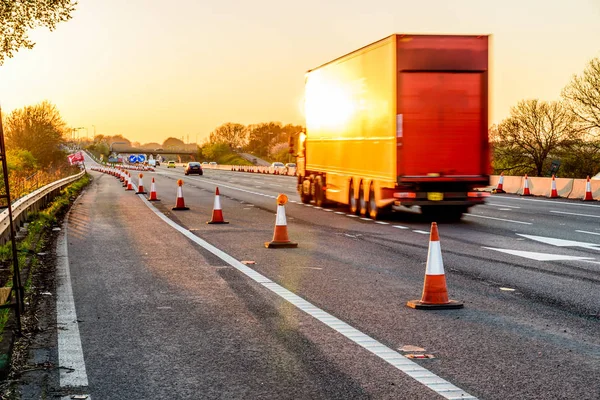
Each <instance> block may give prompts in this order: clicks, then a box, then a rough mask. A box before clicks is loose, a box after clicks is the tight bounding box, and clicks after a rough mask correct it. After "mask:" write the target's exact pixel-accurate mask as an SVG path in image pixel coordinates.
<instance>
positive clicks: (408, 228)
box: [392, 225, 410, 229]
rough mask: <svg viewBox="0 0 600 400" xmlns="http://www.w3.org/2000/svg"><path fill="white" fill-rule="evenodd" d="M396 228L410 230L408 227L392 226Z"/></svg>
mask: <svg viewBox="0 0 600 400" xmlns="http://www.w3.org/2000/svg"><path fill="white" fill-rule="evenodd" d="M392 226H393V227H394V228H398V229H410V228H409V227H408V226H402V225H392Z"/></svg>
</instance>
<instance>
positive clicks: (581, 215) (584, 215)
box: [550, 210, 600, 218]
mask: <svg viewBox="0 0 600 400" xmlns="http://www.w3.org/2000/svg"><path fill="white" fill-rule="evenodd" d="M550 212H551V213H554V214H565V215H575V216H578V217H590V218H600V215H590V214H578V213H570V212H565V211H552V210H551V211H550Z"/></svg>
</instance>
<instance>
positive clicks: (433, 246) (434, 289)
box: [406, 222, 463, 310]
mask: <svg viewBox="0 0 600 400" xmlns="http://www.w3.org/2000/svg"><path fill="white" fill-rule="evenodd" d="M406 305H407V306H409V307H410V308H418V309H430V310H432V309H438V310H439V309H449V308H462V306H463V303H462V302H459V301H456V300H449V299H448V289H447V288H446V275H445V273H444V263H443V261H442V249H441V246H440V237H439V234H438V226H437V223H435V222H432V223H431V233H430V236H429V250H428V252H427V266H426V267H425V282H424V284H423V294H422V295H421V300H411V301H409V302H407V303H406Z"/></svg>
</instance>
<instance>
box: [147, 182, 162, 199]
mask: <svg viewBox="0 0 600 400" xmlns="http://www.w3.org/2000/svg"><path fill="white" fill-rule="evenodd" d="M148 201H160V200H159V199H158V197H156V185H155V184H154V178H152V183H151V184H150V198H148Z"/></svg>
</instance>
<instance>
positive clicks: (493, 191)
mask: <svg viewBox="0 0 600 400" xmlns="http://www.w3.org/2000/svg"><path fill="white" fill-rule="evenodd" d="M492 193H506V192H505V191H504V190H502V189H494V190H492Z"/></svg>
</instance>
